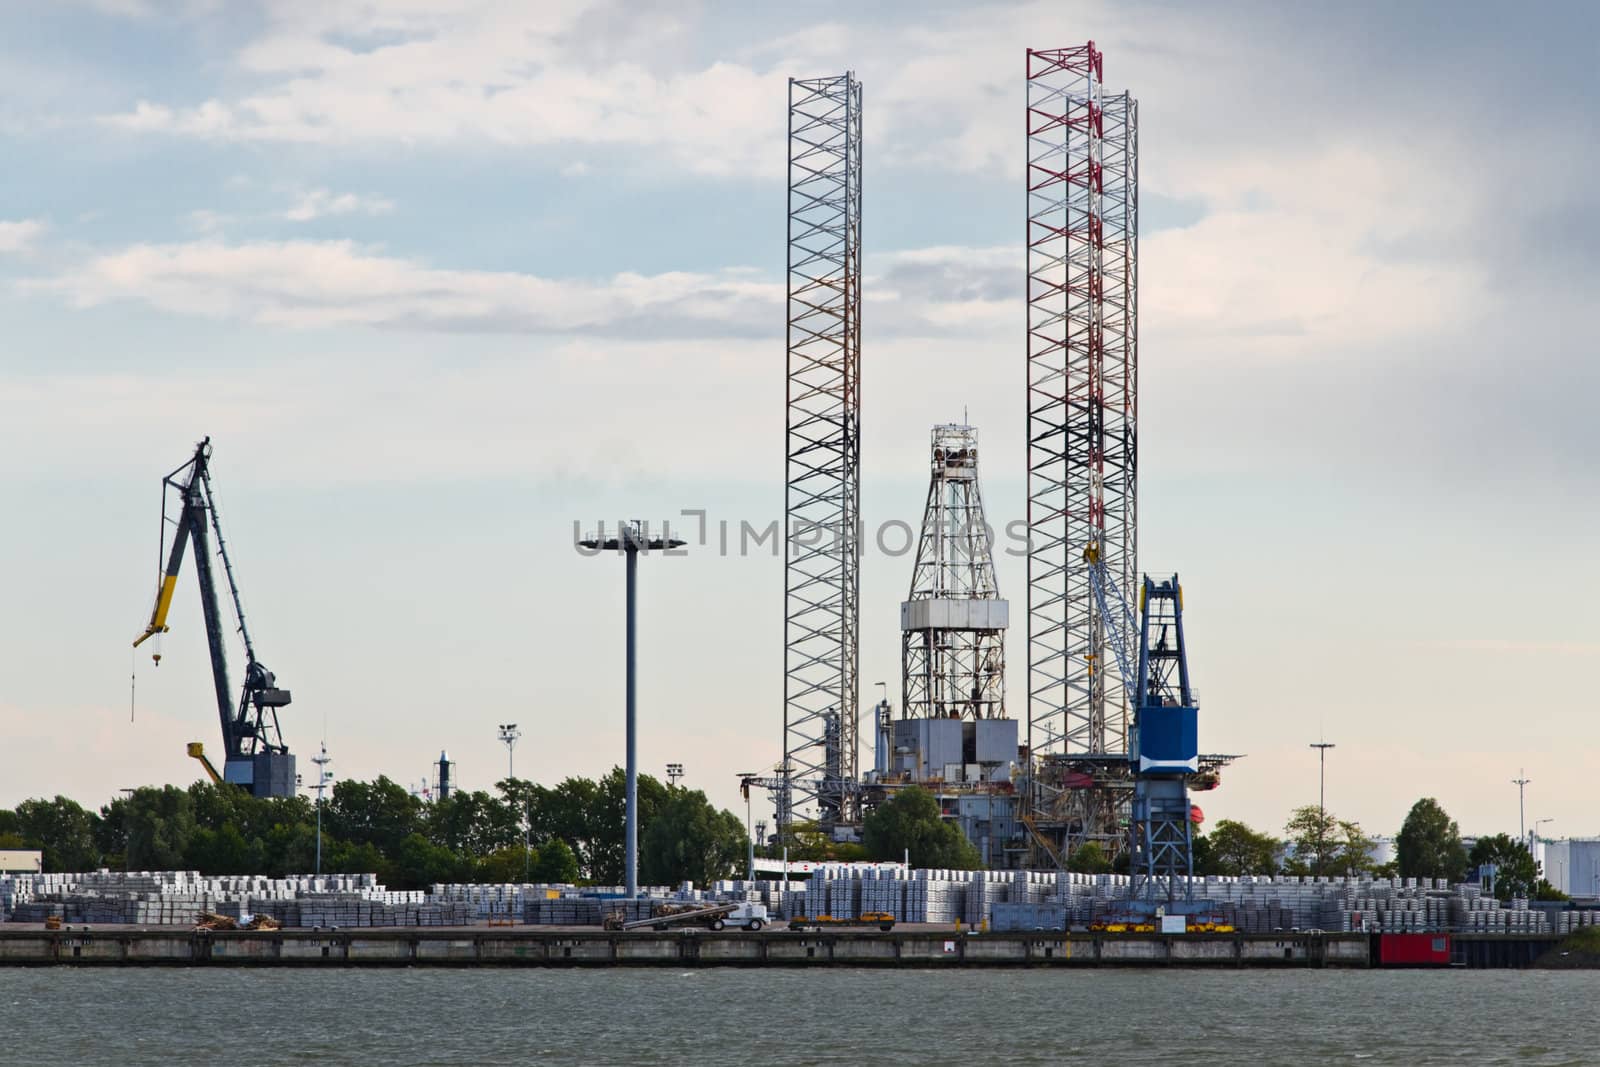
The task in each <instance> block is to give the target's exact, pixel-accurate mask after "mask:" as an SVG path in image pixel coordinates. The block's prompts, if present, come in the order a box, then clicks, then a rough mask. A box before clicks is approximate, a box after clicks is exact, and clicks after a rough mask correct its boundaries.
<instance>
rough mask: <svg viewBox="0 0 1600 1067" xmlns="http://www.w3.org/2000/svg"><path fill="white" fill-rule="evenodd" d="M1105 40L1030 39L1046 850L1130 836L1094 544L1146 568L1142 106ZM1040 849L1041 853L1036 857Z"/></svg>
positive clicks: (1038, 679)
mask: <svg viewBox="0 0 1600 1067" xmlns="http://www.w3.org/2000/svg"><path fill="white" fill-rule="evenodd" d="M1102 75H1103V57H1102V55H1101V53H1100V52H1099V51H1098V50H1097V49H1096V48H1095V47H1094V44H1093V43H1092V42H1091V43H1089V44H1088V45H1085V46H1080V47H1077V48H1064V49H1047V50H1033V49H1030V50H1029V51H1028V53H1027V78H1026V83H1027V113H1026V122H1027V127H1026V128H1027V146H1026V147H1027V181H1026V186H1027V261H1028V281H1027V287H1028V288H1027V301H1028V308H1027V402H1028V407H1027V411H1028V416H1027V419H1028V426H1027V431H1028V445H1027V448H1028V467H1027V493H1028V504H1027V508H1028V516H1027V517H1028V587H1027V598H1028V641H1027V662H1028V672H1027V678H1028V704H1027V720H1028V724H1027V742H1028V747H1029V750H1030V753H1031V756H1032V760H1031V764H1030V783H1029V789H1028V794H1027V801H1028V813H1027V818H1026V819H1025V820H1024V821H1025V822H1026V823H1027V825H1028V827H1029V829H1030V832H1031V834H1032V841H1033V843H1034V845H1035V847H1036V849H1037V850H1042V851H1043V852H1044V853H1046V854H1048V855H1049V856H1050V858H1052V859H1054V860H1056V861H1057V862H1059V861H1060V860H1061V859H1062V858H1063V856H1062V853H1063V852H1067V853H1070V851H1071V850H1072V849H1073V848H1075V847H1076V846H1078V845H1080V844H1082V843H1084V842H1087V841H1096V842H1099V843H1100V844H1101V845H1102V847H1104V848H1107V849H1108V850H1114V849H1116V848H1118V847H1119V846H1120V845H1121V844H1122V842H1123V840H1124V835H1123V833H1122V826H1123V825H1124V824H1125V823H1126V820H1127V814H1128V804H1129V801H1130V799H1131V795H1132V791H1131V782H1130V781H1129V779H1128V775H1127V771H1126V760H1125V759H1124V758H1122V754H1123V753H1125V752H1126V751H1127V727H1128V705H1127V700H1126V697H1125V695H1124V693H1123V692H1122V687H1121V686H1118V685H1116V684H1115V683H1114V682H1111V683H1110V684H1108V677H1107V673H1108V669H1109V667H1110V663H1109V660H1108V644H1107V642H1108V629H1109V628H1110V627H1112V626H1115V625H1117V620H1108V619H1104V618H1102V617H1101V614H1100V612H1099V610H1098V609H1097V607H1096V605H1095V602H1094V597H1093V595H1092V592H1091V589H1090V581H1089V574H1088V570H1087V566H1086V565H1085V564H1084V562H1083V560H1082V552H1083V546H1085V545H1092V546H1094V547H1095V551H1096V557H1097V558H1098V559H1099V560H1100V561H1101V562H1102V565H1103V566H1104V567H1105V568H1106V571H1107V572H1108V573H1109V575H1110V576H1111V577H1112V579H1113V580H1114V581H1116V582H1118V583H1120V584H1121V586H1122V587H1123V588H1132V587H1133V584H1134V579H1135V576H1136V574H1137V472H1138V462H1137V461H1138V438H1137V416H1138V308H1137V287H1138V265H1137V264H1138V105H1137V102H1136V101H1134V100H1133V98H1132V97H1131V96H1130V95H1129V94H1127V93H1120V94H1108V93H1106V92H1105V90H1104V87H1103V84H1102ZM1035 858H1036V859H1038V858H1039V857H1038V856H1036V857H1035Z"/></svg>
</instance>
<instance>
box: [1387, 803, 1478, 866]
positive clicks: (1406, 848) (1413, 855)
mask: <svg viewBox="0 0 1600 1067" xmlns="http://www.w3.org/2000/svg"><path fill="white" fill-rule="evenodd" d="M1395 853H1396V856H1395V860H1396V862H1397V864H1398V866H1399V872H1400V877H1402V878H1449V879H1451V880H1456V879H1459V878H1460V877H1461V875H1462V873H1463V872H1464V871H1465V870H1466V869H1467V853H1466V850H1465V849H1463V848H1462V847H1461V828H1460V827H1459V826H1457V825H1456V821H1455V820H1454V819H1452V818H1451V817H1450V816H1449V815H1446V814H1445V810H1444V808H1442V807H1440V806H1439V802H1438V801H1437V800H1434V799H1433V798H1432V797H1423V798H1422V799H1421V800H1419V801H1417V802H1416V803H1415V804H1413V805H1411V811H1410V813H1409V814H1407V815H1406V821H1405V822H1404V823H1403V824H1402V825H1401V827H1400V836H1399V837H1398V838H1397V839H1396V840H1395Z"/></svg>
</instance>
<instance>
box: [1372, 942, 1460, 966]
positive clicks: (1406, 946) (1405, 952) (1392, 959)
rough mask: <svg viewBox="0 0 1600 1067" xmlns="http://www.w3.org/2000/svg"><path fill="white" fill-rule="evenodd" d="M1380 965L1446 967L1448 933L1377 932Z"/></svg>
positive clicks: (1448, 955) (1447, 959) (1448, 945)
mask: <svg viewBox="0 0 1600 1067" xmlns="http://www.w3.org/2000/svg"><path fill="white" fill-rule="evenodd" d="M1378 966H1380V967H1448V966H1450V935H1449V934H1379V935H1378Z"/></svg>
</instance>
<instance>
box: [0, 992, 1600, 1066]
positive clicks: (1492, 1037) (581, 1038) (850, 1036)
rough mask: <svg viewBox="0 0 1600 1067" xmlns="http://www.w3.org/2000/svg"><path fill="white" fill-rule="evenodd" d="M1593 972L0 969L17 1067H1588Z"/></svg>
mask: <svg viewBox="0 0 1600 1067" xmlns="http://www.w3.org/2000/svg"><path fill="white" fill-rule="evenodd" d="M1597 999H1600V972H1585V973H1574V972H1534V971H1524V972H1518V971H1450V972H1416V971H1413V972H1393V971H1391V972H1340V971H1295V972H1282V971H1276V972H1263V971H1217V972H1203V971H1106V970H1102V971H1077V972H1072V973H1060V972H1055V973H1043V972H1040V971H1020V970H1007V971H987V972H980V971H970V970H969V971H948V972H929V971H896V972H884V971H849V970H829V971H798V970H761V971H749V970H704V971H693V972H684V971H638V970H633V971H630V970H606V971H541V970H522V971H487V970H401V971H357V970H340V971H318V972H306V971H258V972H241V971H223V970H216V971H201V970H170V971H168V970H114V971H113V970H103V971H94V970H66V969H53V970H0V1062H4V1063H18V1064H82V1065H98V1064H117V1065H122V1064H146V1063H150V1064H156V1063H159V1064H233V1063H241V1064H258V1065H266V1064H278V1063H289V1062H292V1061H298V1060H304V1061H305V1062H313V1063H317V1064H322V1065H326V1064H361V1065H364V1067H374V1065H380V1064H391V1063H395V1064H526V1063H585V1064H588V1063H594V1064H609V1063H617V1064H667V1063H672V1064H677V1063H696V1064H698V1063H737V1064H749V1063H784V1064H798V1063H848V1064H855V1065H862V1067H864V1065H866V1064H868V1063H907V1062H913V1061H920V1062H923V1063H929V1064H942V1063H963V1064H971V1065H973V1067H977V1065H980V1064H1001V1063H1004V1064H1027V1063H1053V1064H1059V1063H1095V1064H1106V1063H1110V1062H1117V1061H1122V1062H1134V1063H1142V1062H1151V1059H1152V1057H1154V1056H1155V1055H1157V1054H1173V1055H1177V1056H1181V1057H1182V1061H1181V1062H1184V1063H1189V1064H1227V1063H1283V1064H1297V1063H1307V1062H1316V1063H1322V1064H1337V1063H1361V1064H1424V1063H1455V1062H1466V1063H1472V1064H1475V1065H1483V1064H1501V1063H1506V1064H1509V1063H1518V1064H1597V1063H1600V1023H1597V1022H1595V1016H1594V1014H1593V1006H1594V1004H1595V1003H1596V1001H1597Z"/></svg>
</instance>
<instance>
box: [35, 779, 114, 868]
mask: <svg viewBox="0 0 1600 1067" xmlns="http://www.w3.org/2000/svg"><path fill="white" fill-rule="evenodd" d="M17 827H18V831H17V832H18V833H19V834H20V835H21V837H22V839H23V840H24V841H26V842H27V843H28V844H27V847H28V848H36V849H39V850H40V851H41V852H43V853H44V855H43V856H42V857H41V859H42V860H43V863H44V869H45V870H46V871H92V870H95V869H96V868H98V867H99V866H100V849H99V848H98V847H97V846H96V844H95V817H94V816H93V815H91V814H90V813H89V812H87V811H85V810H84V809H83V808H81V807H80V806H78V804H76V803H74V802H73V801H71V800H68V799H67V798H66V797H62V796H58V797H56V798H55V799H54V800H44V799H43V798H39V799H35V800H24V801H23V802H22V803H21V804H18V805H17Z"/></svg>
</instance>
